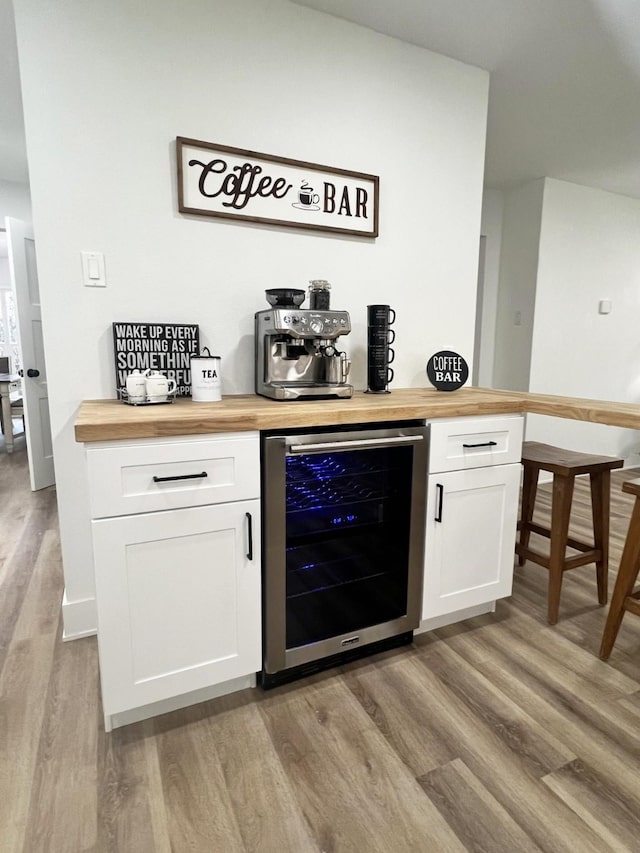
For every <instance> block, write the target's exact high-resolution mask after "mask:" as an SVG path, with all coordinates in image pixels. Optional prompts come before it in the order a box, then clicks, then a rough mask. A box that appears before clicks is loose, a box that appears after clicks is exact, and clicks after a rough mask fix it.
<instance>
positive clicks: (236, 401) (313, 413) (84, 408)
mask: <svg viewBox="0 0 640 853" xmlns="http://www.w3.org/2000/svg"><path fill="white" fill-rule="evenodd" d="M509 412H534V413H536V414H541V415H553V416H555V417H560V418H572V419H574V420H582V421H590V422H592V423H601V424H609V425H611V426H619V427H629V428H631V429H640V405H636V404H634V403H614V402H607V401H602V400H586V399H580V398H576V397H557V396H552V395H545V394H528V393H525V392H520V391H496V390H492V389H488V388H470V387H469V388H461V389H460V390H459V391H453V392H449V393H445V392H440V391H436V390H435V389H434V388H400V389H397V390H396V389H394V390H393V391H392V392H391V394H384V395H383V394H381V395H372V394H365V393H364V392H363V391H356V392H355V393H354V395H353V397H352V398H351V399H348V400H318V401H308V400H305V401H298V402H290V403H285V402H280V401H275V400H267V399H266V398H265V397H258V396H256V395H255V394H245V395H238V396H231V397H224V398H223V399H222V401H221V402H219V403H194V402H193V401H192V400H190V399H178V400H176V401H175V402H174V403H172V404H171V405H158V406H144V407H142V406H127V405H125V404H123V403H121V402H120V401H118V400H86V401H85V402H83V403H82V404H81V405H80V409H79V410H78V415H77V418H76V423H75V436H76V441H82V442H91V441H113V440H120V439H132V438H155V437H159V436H174V435H175V436H177V435H201V434H203V433H216V432H239V431H243V430H262V429H285V428H289V427H305V428H306V427H313V426H324V425H331V424H354V423H373V422H376V421H397V420H408V419H420V418H450V417H458V416H461V415H491V414H504V413H509Z"/></svg>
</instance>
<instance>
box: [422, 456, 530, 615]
mask: <svg viewBox="0 0 640 853" xmlns="http://www.w3.org/2000/svg"><path fill="white" fill-rule="evenodd" d="M520 467H521V466H520V463H517V464H513V465H493V466H490V467H488V468H472V469H468V470H466V471H449V472H447V473H445V474H431V475H430V477H429V488H428V496H427V529H426V549H425V568H424V587H423V603H422V618H423V619H429V618H431V617H432V616H441V615H445V614H448V613H455V612H456V610H463V609H465V608H467V607H473V606H474V605H476V604H485V603H486V602H489V601H495V600H496V599H497V598H504V597H505V596H507V595H510V594H511V586H512V581H513V564H514V549H515V539H516V523H517V515H518V490H519V487H520Z"/></svg>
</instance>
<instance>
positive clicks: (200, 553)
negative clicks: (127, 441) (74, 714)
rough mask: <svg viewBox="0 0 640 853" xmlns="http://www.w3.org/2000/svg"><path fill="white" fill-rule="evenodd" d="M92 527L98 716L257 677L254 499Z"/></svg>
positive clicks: (257, 576) (257, 571) (256, 516)
mask: <svg viewBox="0 0 640 853" xmlns="http://www.w3.org/2000/svg"><path fill="white" fill-rule="evenodd" d="M92 525H93V538H94V551H95V570H96V592H97V595H96V599H97V604H98V644H99V649H100V677H101V682H102V701H103V705H104V712H105V714H114V713H118V712H120V711H124V710H128V709H131V708H137V707H140V706H142V705H146V704H149V703H151V702H156V701H159V700H161V699H167V698H170V697H173V696H178V695H180V694H182V693H188V692H189V691H192V690H197V689H200V688H202V687H208V686H211V685H214V684H219V683H221V682H223V681H228V680H229V679H232V678H236V677H239V676H244V675H248V674H250V673H253V672H256V671H257V670H259V669H260V666H261V654H260V638H261V628H260V544H259V543H260V529H259V525H260V502H259V501H258V500H252V501H237V502H233V503H229V504H220V505H214V506H205V507H193V508H190V509H180V510H171V511H168V512H156V513H148V514H142V515H132V516H121V517H118V518H109V519H102V520H99V521H94V522H93V523H92ZM250 533H251V540H252V546H253V554H252V555H251V556H252V559H250V558H249V556H248V555H249V554H250V550H251V549H250Z"/></svg>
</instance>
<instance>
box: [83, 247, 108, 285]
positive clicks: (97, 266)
mask: <svg viewBox="0 0 640 853" xmlns="http://www.w3.org/2000/svg"><path fill="white" fill-rule="evenodd" d="M80 258H81V259H82V283H83V284H84V286H85V287H106V286H107V277H106V275H105V270H104V255H103V254H102V252H80Z"/></svg>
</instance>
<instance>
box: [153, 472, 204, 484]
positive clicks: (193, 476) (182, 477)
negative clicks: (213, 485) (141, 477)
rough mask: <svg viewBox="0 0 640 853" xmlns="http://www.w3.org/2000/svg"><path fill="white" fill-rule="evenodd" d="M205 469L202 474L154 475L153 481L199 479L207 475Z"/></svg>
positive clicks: (167, 481)
mask: <svg viewBox="0 0 640 853" xmlns="http://www.w3.org/2000/svg"><path fill="white" fill-rule="evenodd" d="M208 476H209V475H208V474H207V472H206V471H203V472H202V474H178V475H177V476H176V477H154V478H153V482H154V483H169V482H170V481H172V480H199V479H201V478H202V477H208Z"/></svg>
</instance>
